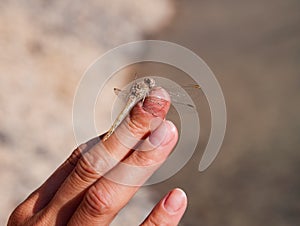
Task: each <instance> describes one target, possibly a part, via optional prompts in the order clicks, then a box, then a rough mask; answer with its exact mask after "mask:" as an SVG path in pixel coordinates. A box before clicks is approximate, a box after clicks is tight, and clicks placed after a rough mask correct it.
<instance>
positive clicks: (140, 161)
mask: <svg viewBox="0 0 300 226" xmlns="http://www.w3.org/2000/svg"><path fill="white" fill-rule="evenodd" d="M155 155H156V153H155V151H150V152H144V151H138V152H135V153H134V154H133V155H132V162H133V164H134V165H137V166H152V165H156V164H158V163H159V161H158V160H157V158H156V156H155Z"/></svg>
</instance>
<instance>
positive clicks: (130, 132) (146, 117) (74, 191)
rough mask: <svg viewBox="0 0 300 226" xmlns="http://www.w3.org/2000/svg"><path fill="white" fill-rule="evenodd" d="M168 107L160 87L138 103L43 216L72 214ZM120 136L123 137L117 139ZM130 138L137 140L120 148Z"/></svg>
mask: <svg viewBox="0 0 300 226" xmlns="http://www.w3.org/2000/svg"><path fill="white" fill-rule="evenodd" d="M169 107H170V97H169V95H168V93H167V92H166V91H165V90H163V89H162V88H157V89H154V90H153V91H152V92H151V94H150V95H149V96H148V97H147V98H146V100H145V101H144V104H141V103H139V104H137V105H136V106H135V107H134V108H133V110H132V111H131V113H130V115H129V116H128V117H127V118H126V120H124V122H123V123H122V124H121V125H120V126H119V127H118V128H117V130H116V132H115V133H114V134H113V135H112V136H111V137H110V138H109V139H108V140H107V141H105V142H101V141H100V142H98V143H96V144H95V145H94V146H93V147H92V148H91V149H90V150H89V151H88V152H86V153H84V155H83V156H82V158H80V160H79V161H78V162H77V165H76V167H75V168H74V170H73V171H72V173H71V174H70V175H69V176H68V177H67V178H66V180H65V181H64V183H63V184H62V185H61V187H60V188H59V190H58V191H57V192H56V194H55V196H54V197H53V199H52V200H51V201H50V203H49V204H48V205H47V207H46V208H45V209H44V210H43V214H44V215H50V217H54V216H58V218H60V219H57V220H58V221H66V220H67V219H68V218H69V217H70V216H71V215H72V213H73V211H75V209H76V208H77V205H78V204H79V203H80V202H81V199H82V197H83V195H84V193H85V191H86V189H88V188H89V187H90V186H91V185H92V184H93V183H95V182H96V181H97V180H98V179H99V178H101V176H102V175H104V174H105V173H106V172H108V171H109V170H111V169H112V168H113V167H114V166H116V165H117V164H118V162H119V161H121V160H122V159H123V158H124V157H125V156H126V155H127V154H128V153H129V151H130V150H131V149H132V148H133V147H134V146H135V145H136V144H137V142H138V141H139V140H141V139H142V138H144V137H145V136H146V135H147V134H148V133H149V127H150V126H149V125H150V122H151V120H152V119H154V118H156V117H160V118H164V117H165V115H166V113H167V111H168V109H169ZM116 134H118V135H120V134H121V135H122V136H119V137H118V136H117V135H116ZM129 136H134V137H135V138H137V141H136V142H134V143H131V146H130V147H128V145H123V143H125V140H126V139H129Z"/></svg>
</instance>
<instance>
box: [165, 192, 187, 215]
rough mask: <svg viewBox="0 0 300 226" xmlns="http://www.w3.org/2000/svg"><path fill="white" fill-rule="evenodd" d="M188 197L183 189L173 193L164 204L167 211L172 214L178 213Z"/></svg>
mask: <svg viewBox="0 0 300 226" xmlns="http://www.w3.org/2000/svg"><path fill="white" fill-rule="evenodd" d="M185 199H186V195H185V193H184V191H182V190H181V189H175V190H173V191H171V192H170V193H169V194H168V196H167V198H166V199H165V202H164V207H165V209H166V210H167V211H168V212H169V213H171V214H174V213H176V212H177V211H178V210H179V209H181V207H182V206H183V205H184V202H185Z"/></svg>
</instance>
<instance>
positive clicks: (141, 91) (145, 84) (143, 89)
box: [103, 76, 200, 141]
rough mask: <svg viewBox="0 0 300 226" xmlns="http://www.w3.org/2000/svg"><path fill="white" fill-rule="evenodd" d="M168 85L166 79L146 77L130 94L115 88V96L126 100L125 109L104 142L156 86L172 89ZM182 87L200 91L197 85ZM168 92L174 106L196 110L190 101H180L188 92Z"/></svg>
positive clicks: (172, 90) (134, 85)
mask: <svg viewBox="0 0 300 226" xmlns="http://www.w3.org/2000/svg"><path fill="white" fill-rule="evenodd" d="M168 83H170V80H168V81H166V80H165V79H163V78H161V77H154V76H153V77H144V79H143V80H141V81H135V82H134V83H133V84H132V85H131V87H130V89H129V92H128V90H121V89H118V88H114V92H115V94H116V95H118V96H123V97H121V98H123V99H126V103H125V106H124V107H123V109H122V110H121V111H120V113H119V114H118V116H117V117H116V119H115V121H114V123H113V124H112V126H111V127H110V129H109V130H108V132H107V133H106V134H105V136H104V138H103V141H106V140H107V139H108V138H109V137H110V136H111V135H112V134H113V133H114V131H115V130H116V129H117V127H118V126H119V125H120V124H121V123H122V121H123V120H124V119H125V118H126V116H127V115H128V114H129V113H130V111H131V110H132V108H133V107H134V106H135V105H136V104H137V103H138V102H140V101H142V102H143V101H144V100H145V98H146V97H147V96H148V95H149V93H150V92H151V90H152V89H153V88H154V87H155V86H157V85H159V86H161V87H163V88H166V87H169V88H170V85H168ZM182 87H185V88H194V89H200V86H199V85H196V84H192V85H186V86H182ZM167 91H168V93H169V94H170V96H171V102H172V104H173V105H174V104H176V105H181V106H183V107H187V108H190V109H195V105H194V104H193V103H188V101H186V100H183V102H180V100H181V99H182V98H183V99H186V98H184V97H186V96H188V94H187V93H186V92H182V91H181V92H180V91H177V90H176V89H167ZM178 100H179V101H178Z"/></svg>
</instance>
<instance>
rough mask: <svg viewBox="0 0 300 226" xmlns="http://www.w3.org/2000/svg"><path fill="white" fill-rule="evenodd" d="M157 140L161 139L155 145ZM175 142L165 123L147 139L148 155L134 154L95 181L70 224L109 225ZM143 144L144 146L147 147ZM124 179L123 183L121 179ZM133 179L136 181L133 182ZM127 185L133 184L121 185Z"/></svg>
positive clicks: (175, 135) (173, 131)
mask: <svg viewBox="0 0 300 226" xmlns="http://www.w3.org/2000/svg"><path fill="white" fill-rule="evenodd" d="M159 137H163V140H162V142H159V143H160V145H157V143H156V142H157V140H159ZM177 139H178V132H177V129H176V127H175V126H174V124H172V123H170V122H164V123H163V124H162V125H161V126H160V127H159V128H158V129H157V130H156V131H154V132H153V133H152V134H151V135H150V138H149V142H154V143H153V144H152V145H153V146H154V147H155V148H154V149H153V150H150V151H135V152H133V153H132V154H131V155H129V156H128V157H127V158H126V159H124V160H123V161H122V162H121V163H120V164H118V165H117V166H116V167H115V168H114V169H113V170H112V171H110V172H109V173H108V174H106V175H105V176H104V177H102V178H101V179H100V180H98V181H97V182H96V183H95V184H94V185H93V186H92V187H91V188H90V189H89V190H88V192H87V193H86V195H85V197H84V199H83V201H82V202H81V204H80V206H79V207H78V209H77V210H76V212H75V214H74V215H73V216H72V218H71V220H70V222H69V223H70V225H108V224H110V222H111V221H112V220H113V218H114V216H115V215H116V214H117V213H118V212H119V211H120V210H121V209H122V208H123V207H124V206H125V205H126V204H127V202H128V201H129V200H130V199H131V198H132V196H133V195H134V194H135V192H136V191H137V190H138V189H139V186H140V185H141V183H143V182H144V181H145V180H147V179H148V178H149V177H150V176H151V175H152V173H153V172H154V171H155V170H156V169H157V168H158V167H159V166H160V165H161V163H162V162H163V161H164V160H165V159H166V158H167V156H168V155H169V154H170V153H171V151H172V150H173V148H174V146H175V145H176V142H177ZM147 142H148V141H145V142H144V143H142V144H141V146H142V147H141V148H140V149H143V146H146V147H147V148H148V146H149V145H150V144H149V143H147ZM124 178H125V179H124ZM132 178H136V180H132ZM124 181H125V182H126V181H130V182H131V183H132V182H133V183H134V184H133V185H132V184H130V185H128V184H126V183H125V184H124V183H123V182H124Z"/></svg>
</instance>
